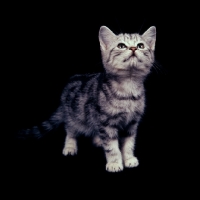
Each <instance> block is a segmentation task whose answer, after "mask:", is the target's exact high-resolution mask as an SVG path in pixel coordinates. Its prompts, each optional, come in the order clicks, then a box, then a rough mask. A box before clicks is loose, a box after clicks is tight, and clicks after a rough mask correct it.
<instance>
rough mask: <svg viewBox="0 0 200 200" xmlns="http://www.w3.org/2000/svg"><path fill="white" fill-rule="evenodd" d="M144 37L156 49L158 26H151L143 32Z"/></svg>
mask: <svg viewBox="0 0 200 200" xmlns="http://www.w3.org/2000/svg"><path fill="white" fill-rule="evenodd" d="M142 37H143V38H144V40H145V41H146V43H147V44H148V45H149V47H150V48H151V49H152V50H153V51H154V50H155V43H156V27H155V26H151V27H150V28H149V29H148V30H147V31H146V32H144V33H143V35H142Z"/></svg>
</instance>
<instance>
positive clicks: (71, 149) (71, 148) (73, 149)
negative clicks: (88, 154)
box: [63, 133, 78, 156]
mask: <svg viewBox="0 0 200 200" xmlns="http://www.w3.org/2000/svg"><path fill="white" fill-rule="evenodd" d="M77 151H78V148H77V140H76V137H74V135H73V134H70V133H67V136H66V139H65V146H64V148H63V155H65V156H67V155H76V154H77Z"/></svg>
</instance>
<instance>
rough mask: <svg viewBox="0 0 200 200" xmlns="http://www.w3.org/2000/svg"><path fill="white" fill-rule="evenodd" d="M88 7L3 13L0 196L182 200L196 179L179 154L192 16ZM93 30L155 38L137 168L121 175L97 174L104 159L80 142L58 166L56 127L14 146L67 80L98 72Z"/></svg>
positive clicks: (51, 106) (185, 155)
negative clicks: (152, 31)
mask: <svg viewBox="0 0 200 200" xmlns="http://www.w3.org/2000/svg"><path fill="white" fill-rule="evenodd" d="M96 4H97V5H91V4H88V5H86V4H84V5H80V4H79V3H77V5H73V6H72V5H71V6H69V5H54V4H51V5H50V4H46V5H39V4H37V5H36V4H32V5H31V4H27V5H24V4H23V5H19V4H18V5H13V4H12V5H9V6H8V7H6V12H5V14H4V17H3V21H4V22H5V28H4V33H5V37H4V41H5V43H6V46H5V51H4V53H5V56H4V58H5V61H6V62H5V63H4V72H3V73H2V74H1V75H2V79H4V84H3V85H4V86H6V87H5V88H6V89H5V92H6V93H5V95H4V97H5V98H3V99H4V100H5V101H6V103H5V104H3V109H5V110H6V114H5V115H4V119H5V123H4V126H3V127H5V130H4V133H3V134H2V135H4V136H6V137H5V140H2V142H1V143H2V146H3V147H4V148H3V156H5V158H6V160H5V162H3V166H4V167H5V173H3V176H4V175H5V176H6V178H5V181H4V186H6V187H5V188H6V189H7V190H8V194H12V193H14V194H15V195H16V196H19V197H22V196H24V197H26V198H27V199H29V197H32V196H33V195H36V196H38V195H40V194H41V193H42V194H44V195H45V196H48V197H51V196H53V195H56V196H55V197H53V198H57V199H59V197H62V198H66V199H67V198H69V195H71V194H73V195H74V198H76V197H77V195H82V196H83V197H84V198H86V197H87V196H88V195H91V194H92V192H93V193H94V199H95V198H96V196H99V195H102V197H103V198H106V197H107V195H108V194H111V195H113V197H114V196H118V195H119V194H123V195H125V196H127V197H129V198H131V199H133V198H134V197H135V196H136V194H137V195H138V197H140V198H142V197H143V195H149V197H159V199H163V197H165V196H167V195H169V196H173V195H175V194H176V195H178V196H179V195H182V194H183V191H184V192H186V191H187V190H188V186H189V185H190V183H189V180H190V179H188V178H191V177H192V178H195V176H193V175H192V174H190V172H191V171H192V170H191V171H190V170H189V169H188V168H187V167H188V166H189V165H190V166H191V163H192V160H191V159H190V158H189V157H190V154H189V149H188V148H187V147H186V146H189V144H190V142H189V137H188V133H191V128H192V127H191V126H188V123H189V122H190V117H189V116H190V115H189V114H188V110H190V109H191V107H192V106H193V104H191V103H189V100H191V96H192V94H191V93H192V92H191V91H192V87H190V86H189V85H190V84H188V82H190V83H191V82H192V81H193V80H194V76H193V73H194V72H193V71H191V70H188V66H189V65H188V64H189V62H190V55H189V51H188V50H187V49H189V47H190V44H189V45H188V41H190V39H191V37H192V36H191V35H190V33H191V30H192V29H194V26H193V25H192V23H191V22H194V21H195V16H194V17H193V16H191V15H190V17H188V15H187V14H186V12H185V10H183V9H181V8H175V7H174V6H169V8H168V7H167V5H165V4H164V3H163V4H162V5H155V6H154V5H151V6H150V5H144V4H143V5H134V4H133V3H132V4H129V3H125V2H123V4H122V5H121V6H119V7H111V8H110V7H109V8H108V7H107V5H99V4H98V3H96ZM188 10H190V8H189V7H188ZM102 25H105V26H108V27H109V28H110V29H111V30H112V31H113V32H114V33H116V34H118V33H120V32H128V33H134V32H140V33H143V32H144V31H146V30H147V29H148V28H149V27H150V26H156V28H157V41H156V51H155V57H156V61H157V66H158V67H157V68H154V69H152V73H151V74H150V75H149V76H148V78H147V80H146V82H145V87H146V98H147V105H146V112H145V115H144V117H143V120H142V122H141V124H140V127H139V130H138V136H137V142H136V150H135V154H136V156H137V157H138V159H139V162H140V165H139V166H138V167H137V168H133V169H124V171H123V172H120V173H108V172H106V171H105V164H106V161H105V157H104V153H103V151H102V150H101V149H98V148H95V147H93V146H92V145H91V141H90V140H89V139H85V138H80V141H79V151H78V155H77V156H75V157H64V156H63V155H62V148H63V145H64V139H65V133H64V130H63V129H62V128H63V127H60V128H59V129H58V130H56V131H53V132H52V133H50V134H49V135H48V136H46V137H45V138H42V139H41V140H38V141H37V140H18V139H16V138H15V133H16V132H17V131H18V130H20V129H22V128H28V127H31V126H33V125H37V124H39V123H41V122H42V121H43V120H46V119H48V117H49V116H50V115H51V113H52V112H53V111H55V109H56V108H57V106H58V105H59V99H60V95H61V92H62V89H63V87H64V86H65V84H66V83H67V80H68V78H69V77H70V76H72V75H74V74H77V73H93V72H101V71H102V65H101V55H100V48H99V41H98V31H99V28H100V26H102ZM188 58H189V59H188ZM193 60H194V59H193ZM188 104H189V106H188ZM191 134H192V133H191ZM191 136H192V137H193V135H191ZM186 141H187V142H186ZM3 172H4V171H3ZM184 188H186V189H184ZM81 189H83V190H81ZM72 191H73V192H72ZM81 191H82V192H81ZM125 196H124V198H125ZM140 198H136V199H140Z"/></svg>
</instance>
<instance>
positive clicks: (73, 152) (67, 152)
mask: <svg viewBox="0 0 200 200" xmlns="http://www.w3.org/2000/svg"><path fill="white" fill-rule="evenodd" d="M76 154H77V149H76V148H74V147H65V148H64V149H63V155H65V156H67V155H72V156H73V155H76Z"/></svg>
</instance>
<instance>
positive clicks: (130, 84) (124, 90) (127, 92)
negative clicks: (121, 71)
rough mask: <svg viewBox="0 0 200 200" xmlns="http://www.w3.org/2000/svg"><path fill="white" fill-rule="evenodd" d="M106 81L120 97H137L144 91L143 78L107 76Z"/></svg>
mask: <svg viewBox="0 0 200 200" xmlns="http://www.w3.org/2000/svg"><path fill="white" fill-rule="evenodd" d="M107 80H108V82H109V85H110V87H112V89H113V91H115V92H116V93H117V94H119V95H121V96H131V95H134V96H138V95H140V94H141V93H143V91H144V86H143V83H144V78H141V77H134V76H126V77H125V76H113V75H109V74H107Z"/></svg>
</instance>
